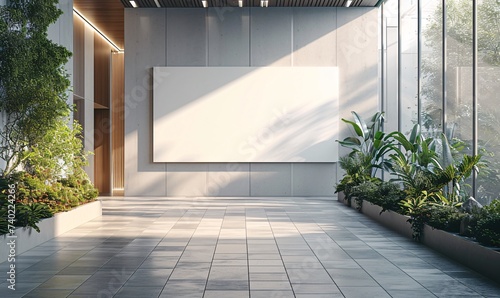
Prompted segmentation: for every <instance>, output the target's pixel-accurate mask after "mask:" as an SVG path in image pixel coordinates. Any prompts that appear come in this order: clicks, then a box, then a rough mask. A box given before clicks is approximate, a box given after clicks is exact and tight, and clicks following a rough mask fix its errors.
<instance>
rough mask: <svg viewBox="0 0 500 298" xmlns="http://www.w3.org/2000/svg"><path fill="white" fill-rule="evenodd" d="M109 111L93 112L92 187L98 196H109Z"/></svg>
mask: <svg viewBox="0 0 500 298" xmlns="http://www.w3.org/2000/svg"><path fill="white" fill-rule="evenodd" d="M109 116H110V115H109V110H105V109H102V110H95V111H94V179H95V181H94V185H95V187H97V189H99V194H100V195H104V196H107V195H110V194H111V183H110V182H111V181H110V180H111V179H110V177H111V170H110V169H111V161H110V151H111V150H110V119H109Z"/></svg>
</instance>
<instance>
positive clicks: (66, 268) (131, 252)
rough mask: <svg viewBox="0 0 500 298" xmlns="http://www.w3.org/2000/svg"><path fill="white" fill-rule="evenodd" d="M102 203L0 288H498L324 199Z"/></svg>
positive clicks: (464, 293) (188, 292)
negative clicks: (99, 212)
mask: <svg viewBox="0 0 500 298" xmlns="http://www.w3.org/2000/svg"><path fill="white" fill-rule="evenodd" d="M104 208H105V209H104V216H103V217H102V218H99V219H96V220H94V221H92V222H89V223H87V224H85V225H83V226H81V227H79V228H76V229H74V230H72V231H70V232H68V233H66V234H64V235H63V236H60V237H57V238H56V239H53V240H51V241H48V242H46V243H44V244H43V245H40V246H38V247H36V248H34V249H32V250H30V251H28V252H26V253H24V254H21V255H19V256H18V260H17V265H18V267H21V268H18V275H17V290H16V291H15V292H13V291H10V290H8V289H7V288H6V287H7V284H6V283H5V282H4V283H2V284H0V297H22V296H24V297H37V298H40V297H51V298H56V297H68V296H69V297H134V298H135V297H174V298H177V297H205V298H212V297H217V298H224V297H231V298H240V297H241V298H244V297H264V298H277V297H500V287H499V286H498V285H495V284H494V283H492V282H490V281H488V280H487V279H485V278H483V277H481V276H479V275H478V274H475V273H474V272H472V271H470V270H468V269H466V268H464V267H462V266H460V265H459V264H457V263H454V262H452V261H449V260H447V259H445V258H443V257H442V256H440V255H439V254H437V253H435V252H433V251H431V250H429V249H427V248H426V247H424V246H422V245H419V244H417V243H414V242H412V241H410V240H408V239H405V238H403V237H400V236H399V235H397V234H395V233H393V232H391V231H388V230H387V229H385V228H383V227H381V226H379V225H378V224H376V223H374V222H373V221H371V220H370V219H368V218H366V217H364V216H363V215H362V214H359V213H357V212H356V211H355V210H353V209H349V208H347V207H345V206H344V205H342V204H340V203H338V202H337V201H334V200H332V199H326V198H217V199H214V198H212V199H211V198H203V199H197V198H195V199H191V198H189V199H186V198H177V199H175V198H126V199H123V198H108V199H104ZM6 265H7V264H6V263H3V264H0V272H6V271H7V267H6ZM499 270H500V269H499ZM499 274H500V271H499ZM2 280H4V279H2Z"/></svg>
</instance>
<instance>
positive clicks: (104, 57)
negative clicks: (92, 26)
mask: <svg viewBox="0 0 500 298" xmlns="http://www.w3.org/2000/svg"><path fill="white" fill-rule="evenodd" d="M110 77H111V47H110V45H109V44H108V43H107V42H106V41H105V40H104V39H103V38H102V37H100V36H99V35H98V34H97V33H94V102H95V103H96V104H98V105H100V106H102V107H106V108H109V97H110V90H111V88H110V87H111V84H110Z"/></svg>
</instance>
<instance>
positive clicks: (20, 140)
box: [0, 0, 71, 177]
mask: <svg viewBox="0 0 500 298" xmlns="http://www.w3.org/2000/svg"><path fill="white" fill-rule="evenodd" d="M57 2H58V1H57V0H39V1H24V0H10V1H8V2H7V4H6V5H3V6H0V44H1V47H0V112H1V113H2V114H3V115H2V121H3V125H2V126H1V129H0V137H1V138H0V149H1V150H0V158H1V159H3V160H4V161H5V166H4V167H3V168H2V169H1V172H2V175H3V176H5V177H7V176H8V175H9V174H10V173H12V172H13V171H14V169H16V168H17V167H18V166H19V165H21V164H23V162H24V160H25V158H26V157H27V156H29V152H30V149H31V148H34V147H36V146H37V145H38V144H40V142H41V139H42V138H43V137H44V136H45V135H46V134H47V132H48V131H49V130H51V129H52V128H53V127H54V125H55V124H56V122H57V121H58V120H59V119H60V118H61V117H66V116H68V115H69V112H70V106H69V105H68V104H67V103H66V100H67V94H66V91H67V89H68V87H69V86H70V81H69V79H68V76H67V74H66V73H65V70H64V65H65V64H66V63H67V62H68V59H69V57H70V56H71V52H69V51H68V50H67V49H66V48H64V47H62V46H60V45H58V44H56V43H54V42H52V41H51V40H49V39H48V38H47V29H48V26H49V25H50V24H51V23H53V22H55V21H56V20H57V19H58V17H59V16H60V15H61V13H62V11H61V10H59V9H58V8H57Z"/></svg>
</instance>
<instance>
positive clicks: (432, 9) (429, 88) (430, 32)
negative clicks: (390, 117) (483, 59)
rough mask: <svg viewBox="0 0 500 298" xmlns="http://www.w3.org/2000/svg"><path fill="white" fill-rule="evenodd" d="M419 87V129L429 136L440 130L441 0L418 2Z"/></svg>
mask: <svg viewBox="0 0 500 298" xmlns="http://www.w3.org/2000/svg"><path fill="white" fill-rule="evenodd" d="M421 5H422V21H421V22H422V56H421V57H422V70H421V75H422V90H421V93H420V96H421V103H422V107H421V111H422V126H423V131H426V132H427V133H428V134H429V136H435V135H437V134H438V133H440V132H442V127H441V123H442V121H443V120H442V112H443V110H442V105H443V104H442V100H443V96H442V86H443V80H442V73H443V72H442V67H443V59H442V57H443V56H442V51H443V47H442V41H443V38H442V31H443V25H442V20H443V18H442V10H441V1H436V0H423V1H422V4H421Z"/></svg>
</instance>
